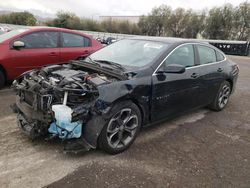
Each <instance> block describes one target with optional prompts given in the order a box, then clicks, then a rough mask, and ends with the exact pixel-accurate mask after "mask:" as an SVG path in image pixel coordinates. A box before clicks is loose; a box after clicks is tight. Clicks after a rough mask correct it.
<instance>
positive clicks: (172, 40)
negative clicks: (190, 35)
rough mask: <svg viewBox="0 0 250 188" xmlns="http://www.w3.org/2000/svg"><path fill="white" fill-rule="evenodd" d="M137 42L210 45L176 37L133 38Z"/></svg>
mask: <svg viewBox="0 0 250 188" xmlns="http://www.w3.org/2000/svg"><path fill="white" fill-rule="evenodd" d="M132 39H135V40H147V41H153V42H163V43H167V44H182V43H203V44H209V43H208V41H205V40H200V39H185V38H175V37H153V36H138V37H132Z"/></svg>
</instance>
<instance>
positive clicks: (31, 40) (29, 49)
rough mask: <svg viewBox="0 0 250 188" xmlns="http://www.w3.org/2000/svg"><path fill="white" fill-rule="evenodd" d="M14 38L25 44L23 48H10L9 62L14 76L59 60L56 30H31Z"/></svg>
mask: <svg viewBox="0 0 250 188" xmlns="http://www.w3.org/2000/svg"><path fill="white" fill-rule="evenodd" d="M16 40H20V41H23V42H24V44H25V47H24V48H20V49H11V50H10V56H11V64H12V67H14V69H15V70H14V72H15V73H16V76H18V75H20V74H21V73H23V72H25V71H27V70H30V69H35V68H40V67H42V66H44V65H49V64H55V63H58V62H59V58H60V54H59V48H58V32H54V31H39V32H33V33H30V34H27V35H24V36H22V37H20V38H18V39H16Z"/></svg>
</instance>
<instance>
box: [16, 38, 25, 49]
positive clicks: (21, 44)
mask: <svg viewBox="0 0 250 188" xmlns="http://www.w3.org/2000/svg"><path fill="white" fill-rule="evenodd" d="M24 47H25V44H24V42H22V41H19V40H17V41H15V42H14V43H13V48H15V49H19V48H24Z"/></svg>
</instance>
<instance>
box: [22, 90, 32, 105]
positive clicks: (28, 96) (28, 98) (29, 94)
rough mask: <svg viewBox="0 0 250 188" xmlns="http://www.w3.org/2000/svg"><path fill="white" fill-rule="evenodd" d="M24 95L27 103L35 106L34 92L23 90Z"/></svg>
mask: <svg viewBox="0 0 250 188" xmlns="http://www.w3.org/2000/svg"><path fill="white" fill-rule="evenodd" d="M22 95H23V97H22V96H21V97H22V98H23V100H24V101H25V102H26V103H27V104H29V105H31V106H33V102H34V99H35V98H34V94H33V93H32V92H28V91H25V92H23V93H22Z"/></svg>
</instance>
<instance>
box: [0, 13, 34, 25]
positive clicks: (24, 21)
mask: <svg viewBox="0 0 250 188" xmlns="http://www.w3.org/2000/svg"><path fill="white" fill-rule="evenodd" d="M0 22H1V23H7V24H16V25H29V26H33V25H36V22H37V20H36V18H35V17H34V15H33V14H31V13H29V12H26V11H25V12H12V13H10V14H4V15H1V16H0Z"/></svg>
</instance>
